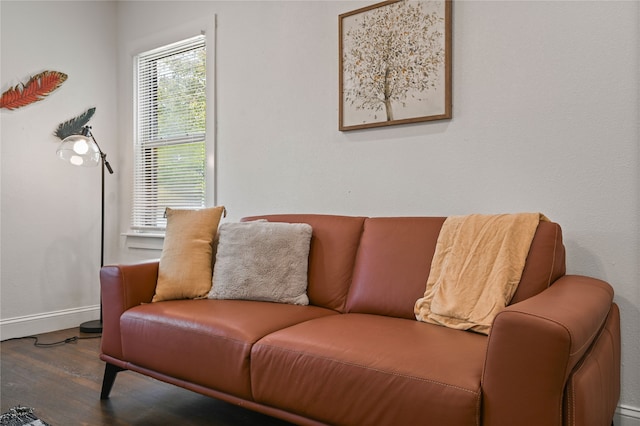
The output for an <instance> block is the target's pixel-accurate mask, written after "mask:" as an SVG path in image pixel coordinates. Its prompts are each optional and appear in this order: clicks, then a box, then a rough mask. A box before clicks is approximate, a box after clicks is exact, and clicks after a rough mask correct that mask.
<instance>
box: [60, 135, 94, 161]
mask: <svg viewBox="0 0 640 426" xmlns="http://www.w3.org/2000/svg"><path fill="white" fill-rule="evenodd" d="M56 154H58V157H59V158H60V159H62V160H65V161H68V162H69V163H71V164H73V165H74V166H84V167H94V166H97V165H98V163H100V149H99V148H98V145H96V143H95V142H94V141H93V140H92V139H91V138H90V137H87V136H83V135H72V136H69V137H67V138H65V140H63V141H62V143H61V144H60V147H58V150H57V151H56Z"/></svg>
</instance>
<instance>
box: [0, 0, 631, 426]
mask: <svg viewBox="0 0 640 426" xmlns="http://www.w3.org/2000/svg"><path fill="white" fill-rule="evenodd" d="M5 3H7V2H5V1H3V2H2V37H3V38H2V84H3V88H4V87H5V86H4V85H5V84H7V83H5V81H6V78H5V75H6V74H5V68H6V67H8V66H9V65H8V64H6V62H7V61H6V59H5V51H6V52H8V53H7V55H9V54H10V55H11V56H12V57H13V58H14V59H15V60H16V61H17V60H18V59H20V55H19V54H18V51H19V50H20V49H22V46H23V44H22V43H23V41H22V40H21V39H20V38H17V39H16V40H14V41H13V43H11V44H10V45H9V46H8V47H7V48H8V50H5V48H6V47H5V46H6V45H7V44H8V43H7V41H6V34H9V29H11V30H12V31H22V32H21V33H20V34H23V33H24V37H25V38H26V39H27V40H29V39H30V38H38V37H43V36H44V35H46V36H47V37H50V33H51V31H48V30H49V27H50V26H51V25H53V24H51V23H47V22H43V23H42V25H43V28H44V29H43V30H42V31H43V34H35V35H32V36H29V33H27V32H26V30H21V29H20V28H19V27H18V25H17V24H15V23H14V24H11V23H7V25H10V27H9V29H7V28H6V27H5V22H6V21H8V20H7V19H6V16H5V14H6V7H5ZM371 3H372V2H334V1H304V2H283V1H270V2H214V1H195V2H185V1H180V2H177V1H160V2H147V1H145V2H137V1H120V2H118V4H117V17H116V22H117V28H116V31H115V33H116V34H117V37H118V39H117V40H118V41H117V52H118V56H117V61H113V62H114V63H117V65H118V68H117V73H116V74H117V77H118V86H117V94H118V96H117V98H118V100H117V102H118V103H117V109H118V114H117V123H118V127H117V128H118V131H117V133H111V134H109V133H108V132H110V131H112V129H113V128H114V126H113V125H112V123H114V122H116V120H115V118H113V117H107V118H108V119H105V117H104V116H101V117H100V118H101V119H102V120H104V121H102V122H100V125H99V126H98V121H97V120H98V117H96V119H94V120H95V121H96V122H95V123H94V130H95V132H96V137H98V136H100V139H99V141H103V140H104V141H105V142H104V143H105V144H106V141H107V140H110V141H113V143H116V137H117V144H118V146H117V147H115V146H114V147H109V153H112V152H113V154H112V157H111V158H112V163H113V165H114V167H116V168H117V170H116V171H117V172H119V175H118V179H119V182H118V184H119V186H118V187H117V190H115V191H112V192H111V194H110V196H112V197H114V198H115V197H117V201H118V205H119V206H120V209H119V211H118V214H117V215H116V214H115V212H114V214H113V215H111V216H110V218H109V220H110V221H111V222H116V221H117V222H118V224H117V225H114V226H113V227H112V228H111V229H110V241H109V242H110V245H109V250H108V257H107V260H108V261H112V262H130V261H137V260H140V259H144V258H154V257H158V256H159V252H158V251H152V250H149V251H145V250H139V249H128V248H127V246H126V239H125V238H124V237H120V236H119V233H120V232H125V231H127V226H128V222H129V212H128V205H129V198H130V185H131V180H130V173H131V147H130V143H131V134H132V130H131V129H132V125H131V92H130V88H131V68H130V65H129V64H130V63H131V58H130V56H131V53H132V51H133V50H135V49H140V48H141V47H144V46H147V45H151V44H153V43H155V42H157V41H158V40H160V39H162V38H165V37H167V36H168V35H171V34H175V35H178V34H181V33H183V32H185V31H188V30H189V29H190V28H192V27H194V26H196V27H197V26H199V25H201V24H202V22H204V21H206V20H207V19H210V18H212V17H213V15H216V17H217V25H218V27H217V34H216V47H217V51H216V74H217V82H216V84H217V88H216V92H217V100H216V103H215V106H216V108H217V113H216V120H217V129H218V130H217V133H216V139H217V150H216V166H217V170H216V175H217V200H216V201H217V203H218V204H224V205H226V206H227V208H228V210H229V217H228V218H227V220H235V219H238V218H240V217H242V216H244V215H249V214H259V213H279V212H315V213H335V214H356V215H370V216H383V215H449V214H465V213H472V212H482V213H493V212H517V211H542V212H544V213H545V214H546V215H548V216H549V217H550V218H551V219H553V220H555V221H557V222H559V223H560V224H561V225H562V227H563V230H564V237H565V244H566V246H567V254H568V258H567V264H568V270H569V272H571V273H580V274H585V275H591V276H595V277H598V278H601V279H604V280H607V281H609V282H610V283H611V284H612V285H613V286H614V288H615V290H616V302H617V303H618V304H619V305H620V307H621V309H622V321H623V322H622V329H623V330H622V333H623V395H622V399H621V412H622V413H623V414H627V415H628V416H629V417H628V418H629V419H630V418H632V417H633V418H635V419H636V421H634V424H637V423H638V422H640V420H638V419H640V367H639V361H638V357H637V354H638V353H639V352H640V285H639V284H638V283H640V266H639V265H638V259H639V258H640V235H639V234H640V229H639V224H640V152H639V147H638V145H639V144H638V143H639V139H640V130H639V124H640V117H639V114H640V111H639V103H640V81H639V80H640V77H639V69H640V63H639V62H640V59H639V53H638V52H639V50H640V40H639V39H640V34H639V28H640V10H639V9H640V7H639V6H640V3H638V2H633V1H627V2H615V1H570V2H561V1H553V2H543V1H514V2H509V1H497V2H485V1H462V0H461V1H456V2H454V13H453V17H454V36H453V40H454V45H453V51H454V57H453V90H454V93H453V103H454V108H453V119H452V120H449V121H443V122H433V123H423V124H416V125H409V126H403V127H390V128H385V129H373V130H364V131H357V132H348V133H341V132H338V130H337V126H338V123H337V109H338V106H337V105H338V90H337V84H338V73H337V72H338V58H337V45H338V40H337V22H338V18H337V16H338V14H340V13H343V12H346V11H349V10H353V9H356V8H358V7H361V6H364V5H366V4H371ZM27 4H28V3H27ZM78 4H83V3H82V2H80V3H77V2H76V3H75V5H78ZM12 7H13V8H14V9H13V10H14V12H18V11H21V10H23V8H29V6H24V7H21V6H18V5H13V6H12ZM84 7H90V6H89V5H84ZM94 7H96V6H94ZM101 7H107V6H104V5H103V6H101ZM52 13H53V12H52ZM87 13H89V12H87ZM107 15H108V14H107ZM149 17H152V18H149ZM14 27H15V28H14ZM32 28H34V27H32ZM35 28H37V27H35ZM31 31H33V30H31ZM53 33H54V34H55V31H53ZM104 36H105V39H104V40H103V39H100V40H93V43H97V44H98V45H101V46H102V44H103V43H104V46H103V47H104V49H105V50H107V51H109V47H108V46H107V45H108V44H109V40H108V38H109V35H108V34H105V35H104ZM12 40H13V38H12ZM18 41H19V42H18ZM33 43H35V42H33ZM38 49H39V50H38V51H41V50H43V49H42V48H38ZM90 50H92V51H93V52H96V53H97V52H98V51H100V49H96V48H95V47H94V48H92V49H90ZM55 51H56V52H57V53H59V54H60V52H63V54H64V55H67V54H68V53H66V52H67V50H66V49H60V52H58V51H57V50H55ZM11 52H13V53H11ZM101 53H102V52H101ZM25 55H26V54H25ZM45 56H46V55H45ZM92 56H94V57H95V56H97V55H95V54H94V55H92ZM36 57H37V55H36ZM107 57H109V55H107ZM111 59H113V58H112V57H111ZM12 62H13V61H12ZM21 62H22V59H20V61H18V63H13V64H12V65H11V67H12V68H14V67H18V68H20V69H19V71H13V72H14V73H17V74H18V76H22V74H24V73H28V72H30V70H29V69H30V68H31V67H30V66H27V65H29V64H28V63H27V64H26V65H25V64H23V63H21ZM65 63H66V62H65ZM54 65H57V64H56V63H52V61H48V62H45V63H44V64H42V65H40V67H42V68H44V67H53V66H54ZM22 68H25V69H24V70H22ZM26 68H29V69H26ZM97 70H102V73H101V72H99V71H98V72H97V74H98V75H100V77H101V78H109V77H112V74H111V73H112V72H113V70H114V67H113V64H109V65H104V66H100V67H98V66H95V67H93V69H92V70H91V71H87V74H88V75H93V74H94V73H95V72H96V71H97ZM74 71H75V72H77V73H80V70H79V69H75V68H74ZM84 72H85V71H83V73H84ZM106 74H109V75H108V76H107V75H106ZM70 82H71V79H70V81H69V82H67V83H66V84H70ZM111 84H113V83H111ZM106 86H107V88H106V89H104V88H101V91H100V93H97V94H96V96H95V100H93V98H94V97H89V98H88V100H87V101H85V102H86V103H91V102H105V104H102V105H98V111H99V112H100V111H103V113H106V110H108V109H109V107H108V106H107V105H111V102H113V101H114V100H113V96H112V93H111V89H112V87H113V86H112V85H106ZM64 89H65V87H64V86H63V89H61V90H64ZM67 89H68V88H67ZM94 89H95V90H97V88H95V87H94ZM103 89H104V91H102V90H103ZM105 92H106V93H105ZM55 96H56V95H53V97H52V98H51V99H49V100H47V101H44V102H42V103H41V104H42V105H39V106H33V107H29V108H32V109H33V110H35V108H43V109H41V110H38V111H43V112H42V116H43V117H46V118H47V120H49V121H50V123H48V124H46V125H43V126H42V128H38V127H35V128H34V127H31V125H29V127H27V125H26V124H24V123H22V124H18V123H14V124H13V125H12V127H11V128H10V129H7V126H8V125H9V123H10V122H14V121H17V120H18V118H21V117H22V115H20V113H22V112H20V113H19V112H16V113H11V114H6V113H5V112H3V113H2V122H1V123H2V180H1V182H2V234H1V235H2V292H3V293H2V299H3V301H2V309H3V312H2V315H1V318H3V319H4V318H10V317H12V316H16V315H20V314H19V313H17V312H18V311H19V312H25V310H26V311H29V312H49V311H55V310H58V309H64V308H65V307H67V306H85V305H87V304H91V303H97V301H98V299H97V295H96V294H94V293H90V294H84V293H81V294H80V295H76V294H75V293H74V294H73V295H68V296H67V298H73V303H71V301H70V303H68V304H63V303H61V302H62V300H57V301H56V300H55V299H52V298H51V296H50V295H48V294H43V293H42V290H41V288H42V287H44V286H45V284H46V285H47V286H51V287H53V288H55V289H57V290H58V289H60V290H59V291H63V292H64V291H67V292H68V291H69V290H68V289H69V288H71V286H70V285H69V279H68V278H67V277H65V276H62V273H61V272H60V271H68V268H66V267H63V266H61V265H72V264H73V259H71V258H66V257H60V258H55V259H54V260H55V262H52V261H51V259H50V258H49V257H47V252H46V251H45V249H44V248H42V246H53V247H54V248H56V247H57V246H56V244H58V245H59V244H61V243H60V242H59V241H65V242H66V244H67V246H68V247H69V248H68V249H66V250H60V249H58V250H53V251H54V253H56V254H57V255H58V256H62V255H61V254H60V253H62V252H64V253H69V252H72V253H76V252H78V253H77V256H78V257H79V258H82V259H85V258H86V257H87V255H91V256H94V255H96V256H97V254H96V253H97V251H96V250H97V249H95V248H94V247H95V244H97V241H93V242H88V241H85V240H83V239H81V238H80V237H79V236H78V237H74V236H73V235H77V231H76V229H77V228H82V234H83V236H86V235H95V234H96V232H97V227H98V226H99V224H98V222H97V220H98V219H97V217H98V212H97V211H95V209H93V208H91V207H87V205H86V202H83V200H81V199H80V198H78V197H75V196H71V197H69V198H70V199H71V202H72V203H73V209H71V210H70V211H72V212H73V211H81V210H82V209H84V210H86V211H85V212H82V218H83V220H84V221H85V222H86V223H83V225H81V226H79V227H75V226H73V225H72V224H68V223H67V221H71V219H70V218H69V216H68V215H69V212H68V211H67V210H65V211H67V214H62V213H59V212H56V213H55V214H51V213H50V211H49V210H50V209H51V208H54V209H56V210H59V209H67V207H63V206H60V205H58V204H60V202H59V197H56V196H54V194H56V192H55V191H57V189H55V188H57V186H56V185H53V184H52V182H54V181H55V182H57V181H58V180H61V179H63V178H66V179H70V180H72V179H73V177H75V176H77V173H78V172H85V170H80V171H79V170H77V169H75V168H71V169H70V170H69V169H68V166H67V165H64V164H60V165H58V163H57V161H58V160H55V159H54V160H55V161H54V160H49V158H50V157H51V156H52V155H54V152H55V144H54V146H53V147H51V150H50V152H49V153H47V154H46V155H45V154H42V153H40V155H42V157H43V159H42V160H41V163H42V164H39V166H40V167H37V168H36V169H37V170H43V173H44V171H46V178H43V179H41V181H40V182H39V183H34V184H32V185H30V186H29V187H28V188H29V190H28V191H24V190H23V189H21V188H18V186H17V185H18V183H15V185H9V184H8V183H7V181H8V180H11V181H12V182H13V181H14V180H18V181H21V182H20V184H21V185H24V184H25V181H27V179H26V177H27V176H28V175H27V173H33V171H32V170H31V169H30V170H29V171H28V172H27V171H26V170H22V169H21V168H18V167H16V166H13V167H12V166H11V165H9V161H8V160H7V159H6V157H7V155H8V152H10V151H8V150H9V149H12V150H15V151H17V153H16V155H18V156H20V155H21V156H23V157H24V156H26V154H27V153H30V152H32V150H31V148H30V147H29V145H24V144H20V145H18V144H15V143H11V146H10V147H9V144H10V142H9V139H10V138H17V139H20V140H24V139H25V135H31V134H33V132H35V130H33V129H38V137H41V138H46V137H47V136H48V135H49V134H50V130H49V129H50V128H53V127H55V125H56V124H57V123H58V122H60V121H61V120H63V119H66V117H71V116H73V115H74V114H76V110H82V108H85V106H86V107H88V106H90V105H89V104H87V105H85V104H80V105H70V103H71V100H72V99H68V102H65V103H64V105H63V106H64V107H65V108H69V110H68V111H65V114H61V113H60V111H58V110H56V109H55V108H51V106H50V105H48V103H52V102H53V101H54V99H55ZM58 96H62V92H61V93H60V94H59V95H58ZM45 106H47V107H48V108H45ZM45 109H46V111H45ZM24 113H25V114H26V113H27V110H25V111H24ZM29 113H31V111H29ZM33 114H34V115H37V114H36V113H35V112H34V113H33ZM58 115H64V117H63V118H62V119H59V118H58ZM42 116H40V115H38V126H40V121H43V119H42V118H41V117H42ZM32 144H33V145H34V146H36V145H37V147H40V146H41V145H43V144H44V146H47V144H45V142H44V141H41V142H37V143H36V141H33V142H32ZM5 146H7V148H5ZM34 148H35V147H34ZM45 157H46V158H45ZM63 166H65V167H66V168H63ZM67 175H72V176H71V177H68V178H67ZM87 179H88V178H87ZM94 184H97V183H96V182H91V184H88V185H87V186H86V187H87V191H89V190H90V188H93V187H94V186H95V185H94ZM41 185H47V186H46V187H43V186H41ZM7 187H9V188H12V190H11V191H6V188H7ZM45 188H46V189H45ZM24 192H28V194H31V195H32V196H34V197H36V199H37V200H38V201H36V202H33V203H32V204H31V205H28V204H27V205H28V206H29V207H31V209H24V211H22V214H20V215H18V214H17V213H13V214H12V213H10V212H11V210H10V208H9V207H8V205H9V204H13V203H14V202H15V201H14V198H17V197H20V201H22V202H24V200H23V199H24V195H23V193H24ZM42 200H45V203H43V202H42ZM47 201H48V203H47ZM85 201H86V200H85ZM36 203H37V204H36ZM44 205H47V208H44V209H41V210H40V211H39V209H38V208H36V207H39V206H44ZM49 205H53V207H49ZM92 215H93V216H92ZM89 217H96V219H94V220H93V221H92V219H89ZM116 218H117V220H116ZM61 222H62V224H63V225H64V226H61V225H60V223H61ZM34 224H38V231H37V232H36V234H37V235H34V236H33V237H31V238H29V237H28V232H29V231H28V229H29V228H28V227H27V226H26V225H29V226H34ZM56 226H58V228H56ZM70 235H71V237H70ZM65 238H66V240H65ZM14 247H18V248H19V249H20V252H19V253H20V254H12V253H11V252H9V253H7V250H9V249H13V248H14ZM50 251H51V250H49V252H50ZM91 251H94V253H91ZM25 255H29V257H28V261H27V260H24V259H25ZM94 263H95V261H94ZM51 265H53V267H52V266H51ZM47 267H50V268H51V269H52V271H51V272H47V273H46V274H44V273H42V272H41V273H40V275H46V276H47V277H48V278H47V280H46V281H45V280H43V279H37V278H38V277H37V276H34V275H35V272H34V270H35V271H38V270H40V271H43V270H45V269H46V268H47ZM5 269H8V270H7V271H5ZM56 269H58V270H59V271H57V270H56ZM7 277H10V278H11V279H12V281H14V282H15V284H12V283H9V282H7V281H8V278H7ZM78 278H80V277H75V278H74V281H76V282H75V283H74V285H77V282H78V281H80V280H79V279H78ZM34 281H35V282H37V283H39V284H38V285H39V286H40V287H36V286H34V285H33V284H32V283H33V282H34ZM43 281H44V282H43ZM6 282H7V283H6ZM5 283H6V284H5ZM9 285H13V286H14V287H17V286H23V287H22V288H24V289H29V290H31V291H33V293H31V294H30V295H29V300H27V298H25V297H22V296H21V295H20V292H19V291H17V290H16V289H15V288H14V290H12V292H10V293H8V294H9V295H10V297H11V299H9V300H8V301H7V302H5V286H7V287H8V286H9ZM39 289H40V290H39ZM38 290H39V291H38ZM75 291H78V290H77V289H76V290H75ZM85 291H86V288H83V290H82V292H85ZM67 298H63V299H64V300H67ZM31 299H35V300H31ZM54 302H55V303H54ZM14 305H15V306H14ZM5 306H10V308H11V311H10V312H11V313H10V314H9V313H5V309H9V308H5ZM623 424H626V423H623ZM629 424H631V423H629Z"/></svg>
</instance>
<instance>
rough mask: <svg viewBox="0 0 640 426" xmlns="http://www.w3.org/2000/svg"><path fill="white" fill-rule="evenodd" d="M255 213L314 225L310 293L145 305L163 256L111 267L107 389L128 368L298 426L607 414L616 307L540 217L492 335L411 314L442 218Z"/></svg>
mask: <svg viewBox="0 0 640 426" xmlns="http://www.w3.org/2000/svg"><path fill="white" fill-rule="evenodd" d="M257 218H258V217H253V218H251V219H257ZM260 218H266V219H268V220H270V221H280V222H306V223H309V224H310V225H311V226H312V227H313V237H312V241H311V249H310V254H309V284H308V295H309V299H310V302H311V303H310V305H309V306H297V305H287V304H278V303H267V302H255V301H243V300H178V301H167V302H158V303H149V302H150V301H151V298H152V297H153V294H154V288H155V284H156V279H157V274H158V263H157V262H150V263H143V264H136V265H118V266H105V267H104V268H103V269H102V271H101V282H102V298H103V307H104V308H103V309H104V317H103V318H104V331H103V337H102V354H101V359H103V360H104V361H106V363H107V364H106V369H105V377H104V383H103V390H102V398H103V399H104V398H108V397H109V393H110V390H111V387H112V385H113V383H114V379H115V377H116V374H117V372H119V371H121V370H124V369H126V370H131V371H136V372H138V373H141V374H144V375H147V376H151V377H154V378H156V379H159V380H162V381H165V382H168V383H172V384H174V385H177V386H181V387H183V388H186V389H190V390H192V391H195V392H198V393H201V394H204V395H208V396H210V397H214V398H219V399H221V400H225V401H228V402H231V403H234V404H238V405H241V406H243V407H246V408H249V409H251V410H256V411H259V412H262V413H266V414H268V415H271V416H275V417H278V418H281V419H284V420H287V421H290V422H293V423H296V424H307V425H319V424H334V425H358V426H360V425H409V424H424V425H438V426H443V425H452V426H462V425H475V426H477V425H487V426H488V425H491V426H497V425H504V426H513V425H519V426H523V425H532V426H553V425H583V426H584V425H594V426H595V425H609V424H611V422H612V418H613V414H614V411H615V408H616V405H617V401H618V398H619V393H620V319H619V318H620V317H619V311H618V307H617V306H616V305H615V304H614V303H613V290H612V288H611V286H610V285H609V284H607V283H605V282H603V281H600V280H598V279H594V278H588V277H584V276H575V275H565V249H564V246H563V243H562V234H561V229H560V226H559V225H557V224H555V223H551V222H541V223H540V225H539V226H538V229H537V231H536V234H535V237H534V239H533V242H532V245H531V249H530V252H529V255H528V257H527V262H526V266H525V269H524V272H523V274H522V280H521V282H520V284H519V286H518V289H517V291H516V293H515V295H514V297H513V299H512V302H511V304H510V305H509V306H508V307H507V308H506V309H504V310H503V311H501V312H500V313H499V314H498V315H497V317H496V318H495V321H494V323H493V326H492V329H491V332H490V334H489V336H485V335H482V334H478V333H474V332H469V331H459V330H453V329H449V328H446V327H442V326H437V325H432V324H427V323H423V322H418V321H416V320H415V316H414V312H413V306H414V303H415V301H416V299H418V298H419V297H422V295H423V293H424V290H425V283H426V280H427V277H428V275H429V267H430V263H431V259H432V258H433V254H434V250H435V245H436V240H437V237H438V233H439V230H440V228H441V226H442V224H443V222H444V218H437V217H413V218H410V217H395V218H364V217H347V216H327V215H270V216H261V217H260Z"/></svg>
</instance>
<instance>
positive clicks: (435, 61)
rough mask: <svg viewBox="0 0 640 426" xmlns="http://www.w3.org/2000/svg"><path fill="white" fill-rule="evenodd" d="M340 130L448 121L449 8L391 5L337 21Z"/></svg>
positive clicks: (417, 2)
mask: <svg viewBox="0 0 640 426" xmlns="http://www.w3.org/2000/svg"><path fill="white" fill-rule="evenodd" d="M338 40H339V64H340V70H339V102H340V104H339V108H338V109H339V130H340V131H346V130H356V129H365V128H370V127H382V126H392V125H397V124H405V123H417V122H422V121H433V120H442V119H449V118H451V0H424V1H422V0H390V1H384V2H382V3H377V4H374V5H371V6H367V7H363V8H360V9H357V10H353V11H351V12H347V13H343V14H341V15H339V17H338Z"/></svg>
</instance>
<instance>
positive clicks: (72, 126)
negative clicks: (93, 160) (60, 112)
mask: <svg viewBox="0 0 640 426" xmlns="http://www.w3.org/2000/svg"><path fill="white" fill-rule="evenodd" d="M95 112H96V108H95V107H93V108H89V109H88V110H86V111H85V112H84V113H82V114H80V115H79V116H77V117H76V118H72V119H71V120H69V121H65V122H64V123H60V125H59V126H58V128H57V129H56V131H55V132H54V135H56V136H57V137H59V138H60V139H61V140H64V139H65V138H68V137H69V136H71V135H78V134H80V132H81V131H82V128H83V127H84V126H85V125H86V124H87V123H88V122H89V120H91V117H93V114H94V113H95Z"/></svg>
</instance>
